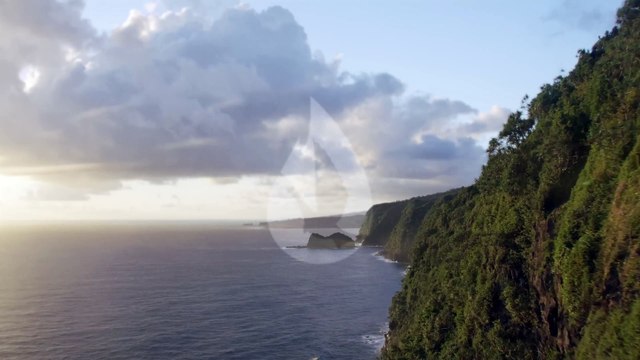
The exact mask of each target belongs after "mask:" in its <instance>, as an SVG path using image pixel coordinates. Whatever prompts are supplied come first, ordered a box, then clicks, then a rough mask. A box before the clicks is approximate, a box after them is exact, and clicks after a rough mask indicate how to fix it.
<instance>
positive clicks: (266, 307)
mask: <svg viewBox="0 0 640 360" xmlns="http://www.w3.org/2000/svg"><path fill="white" fill-rule="evenodd" d="M305 241H306V239H304V240H303V241H302V242H305ZM343 251H348V250H307V249H286V248H283V246H281V244H279V243H276V242H275V241H274V240H273V238H272V236H271V234H270V233H269V231H268V230H267V229H264V228H257V227H256V228H252V227H239V226H238V227H233V226H223V225H219V224H208V223H165V224H162V223H120V224H89V223H86V224H66V225H64V224H48V225H46V224H41V225H37V226H35V225H30V226H17V225H16V226H5V227H3V228H1V229H0V359H243V360H245V359H313V358H318V359H375V358H376V355H377V353H378V351H379V348H380V347H381V345H382V343H383V339H384V337H383V333H384V331H385V324H386V320H387V310H388V307H389V305H390V303H391V298H392V297H393V295H394V293H395V292H396V291H398V290H399V288H400V284H401V278H402V271H403V268H402V267H401V266H400V265H398V264H393V263H389V262H385V261H381V260H382V259H381V258H379V257H377V256H374V255H375V252H376V249H370V248H360V249H358V250H356V251H351V252H350V253H349V254H348V256H345V254H346V253H344V252H343ZM292 252H293V253H292ZM313 252H315V253H313ZM316 257H320V258H321V259H323V260H322V261H320V264H316V263H314V262H313V261H306V259H311V260H313V258H316ZM332 257H335V258H336V260H337V261H335V262H331V261H326V259H331V258H332Z"/></svg>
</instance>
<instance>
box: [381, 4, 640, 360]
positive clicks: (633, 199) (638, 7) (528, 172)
mask: <svg viewBox="0 0 640 360" xmlns="http://www.w3.org/2000/svg"><path fill="white" fill-rule="evenodd" d="M578 57H579V60H578V63H577V65H576V67H575V69H574V70H573V71H571V73H569V74H568V75H567V76H565V77H558V78H556V80H555V81H554V82H553V83H552V84H549V85H545V86H543V87H542V88H541V91H540V93H539V94H538V95H537V96H536V97H535V98H533V99H532V100H531V101H530V102H528V103H525V106H524V107H523V109H522V111H520V112H516V113H514V114H512V115H511V116H510V117H509V119H508V121H507V123H506V124H505V126H504V129H503V130H502V132H500V134H499V136H498V137H497V138H496V139H493V140H492V141H491V142H490V144H489V147H488V153H489V160H488V162H487V164H486V166H485V167H484V168H483V171H482V175H481V176H480V177H479V179H478V180H477V182H476V183H475V184H474V185H473V186H471V187H469V188H465V189H463V190H461V191H459V192H458V193H457V194H455V196H453V195H452V196H445V197H442V198H440V199H439V200H438V201H437V202H436V204H435V205H434V206H432V207H430V208H429V211H427V212H426V213H425V215H424V216H423V219H422V220H421V224H420V226H419V230H418V231H417V232H416V233H417V235H416V236H415V239H416V240H415V248H414V253H413V257H412V259H411V264H412V266H411V269H410V271H409V273H408V274H407V276H406V278H405V279H404V282H403V287H402V290H401V291H400V292H399V293H398V294H397V295H396V296H395V298H394V300H393V305H392V307H391V310H390V332H389V336H388V339H387V342H386V344H385V348H384V349H383V354H382V356H383V357H384V358H388V359H425V358H429V359H431V358H442V359H473V358H482V359H503V358H518V359H548V358H550V359H553V358H577V359H609V358H615V359H640V239H639V237H640V131H639V130H640V0H627V1H626V3H625V5H624V6H623V8H622V9H621V10H620V11H619V12H618V25H617V26H616V27H615V28H613V30H612V31H610V32H607V33H606V34H605V36H603V37H602V38H601V39H600V40H599V41H598V42H597V43H596V44H595V45H594V46H593V48H592V49H591V50H588V51H587V50H582V51H580V52H579V53H578Z"/></svg>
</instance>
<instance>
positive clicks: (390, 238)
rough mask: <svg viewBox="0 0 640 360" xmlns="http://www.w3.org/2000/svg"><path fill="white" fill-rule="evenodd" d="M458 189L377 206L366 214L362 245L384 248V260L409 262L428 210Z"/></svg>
mask: <svg viewBox="0 0 640 360" xmlns="http://www.w3.org/2000/svg"><path fill="white" fill-rule="evenodd" d="M457 191H458V190H457V189H454V190H450V191H447V192H444V193H438V194H432V195H427V196H420V197H415V198H411V199H409V200H404V201H396V202H392V203H384V204H377V205H374V206H372V207H371V209H369V211H367V214H366V217H365V220H364V223H363V225H362V227H361V228H360V233H359V234H358V239H359V240H362V244H363V245H364V246H383V247H384V249H383V253H384V255H385V257H387V258H389V259H392V260H396V261H400V262H409V259H410V256H411V251H412V249H413V242H414V239H415V238H416V234H418V233H419V231H421V230H422V229H421V228H420V225H421V224H422V220H423V219H424V216H425V215H426V214H427V212H428V211H429V210H430V209H431V207H432V206H433V205H434V204H436V203H437V202H438V201H439V200H440V199H442V198H443V197H447V196H448V197H450V196H453V195H454V194H455V193H456V192H457Z"/></svg>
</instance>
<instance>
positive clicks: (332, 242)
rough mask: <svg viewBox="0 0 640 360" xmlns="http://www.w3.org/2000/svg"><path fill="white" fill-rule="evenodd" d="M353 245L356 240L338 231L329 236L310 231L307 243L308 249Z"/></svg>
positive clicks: (348, 247) (352, 246) (345, 247)
mask: <svg viewBox="0 0 640 360" xmlns="http://www.w3.org/2000/svg"><path fill="white" fill-rule="evenodd" d="M355 246H356V242H355V241H353V239H351V238H350V237H349V236H347V235H345V234H342V233H339V232H337V233H333V234H331V235H329V236H322V235H320V234H318V233H312V234H311V236H309V242H308V243H307V248H309V249H352V248H354V247H355Z"/></svg>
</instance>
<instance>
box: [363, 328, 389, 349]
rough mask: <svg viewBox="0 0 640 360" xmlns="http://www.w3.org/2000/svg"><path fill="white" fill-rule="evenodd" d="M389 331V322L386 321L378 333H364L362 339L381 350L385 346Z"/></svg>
mask: <svg viewBox="0 0 640 360" xmlns="http://www.w3.org/2000/svg"><path fill="white" fill-rule="evenodd" d="M387 331H389V323H385V324H384V326H382V327H381V328H380V331H379V332H378V333H377V334H369V335H362V341H363V342H364V343H365V344H367V345H370V346H371V347H373V348H374V349H375V350H376V352H380V351H381V350H382V347H383V346H384V339H385V334H386V333H387Z"/></svg>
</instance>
